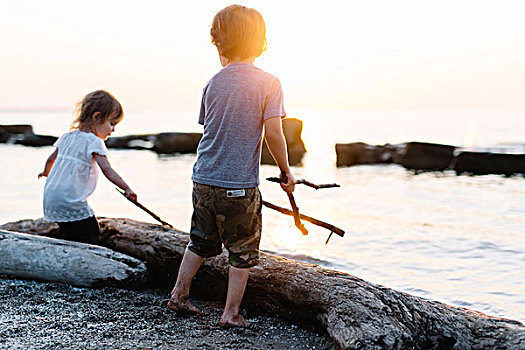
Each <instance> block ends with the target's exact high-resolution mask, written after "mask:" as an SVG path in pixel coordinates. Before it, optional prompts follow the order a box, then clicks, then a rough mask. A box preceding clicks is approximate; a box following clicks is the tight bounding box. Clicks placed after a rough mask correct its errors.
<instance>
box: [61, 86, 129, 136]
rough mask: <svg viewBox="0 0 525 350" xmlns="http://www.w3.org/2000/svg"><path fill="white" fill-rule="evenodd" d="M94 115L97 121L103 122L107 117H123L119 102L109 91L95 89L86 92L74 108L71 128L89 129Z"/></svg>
mask: <svg viewBox="0 0 525 350" xmlns="http://www.w3.org/2000/svg"><path fill="white" fill-rule="evenodd" d="M97 112H98V113H99V114H98V115H97V117H96V122H97V123H104V122H105V121H106V120H107V119H108V118H110V117H111V118H112V119H116V120H120V119H122V118H123V117H124V110H123V109H122V105H121V104H120V102H119V101H118V100H117V99H116V98H115V97H114V96H113V95H112V94H110V93H109V92H107V91H104V90H97V91H93V92H90V93H89V94H87V95H86V96H85V97H84V98H83V99H82V101H80V102H79V103H77V106H76V108H75V120H73V122H72V123H71V130H77V129H90V128H91V127H92V126H93V124H94V123H95V120H94V118H93V115H94V114H95V113H97Z"/></svg>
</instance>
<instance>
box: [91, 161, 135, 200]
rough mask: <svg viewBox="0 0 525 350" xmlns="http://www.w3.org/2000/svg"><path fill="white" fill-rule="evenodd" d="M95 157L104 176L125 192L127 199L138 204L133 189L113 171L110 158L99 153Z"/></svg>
mask: <svg viewBox="0 0 525 350" xmlns="http://www.w3.org/2000/svg"><path fill="white" fill-rule="evenodd" d="M93 157H95V160H96V161H97V164H98V166H99V167H100V170H102V173H103V174H104V176H106V177H107V179H108V180H109V181H111V182H113V183H114V184H115V185H117V186H118V187H120V188H121V189H122V190H124V191H125V193H124V194H125V195H126V197H127V198H129V199H131V200H132V201H134V202H136V201H137V195H136V194H135V192H133V191H132V190H131V188H129V186H128V184H127V183H126V182H125V181H124V180H122V178H121V177H120V175H119V174H118V173H117V172H116V171H115V170H113V168H112V167H111V164H109V160H108V158H107V157H106V156H101V155H100V154H97V153H93Z"/></svg>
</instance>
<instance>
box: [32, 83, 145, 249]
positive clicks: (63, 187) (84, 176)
mask: <svg viewBox="0 0 525 350" xmlns="http://www.w3.org/2000/svg"><path fill="white" fill-rule="evenodd" d="M123 117H124V112H123V110H122V106H121V104H120V103H119V102H118V101H117V99H115V97H113V95H111V94H110V93H109V92H106V91H103V90H97V91H94V92H91V93H89V94H87V95H86V97H84V99H83V100H82V101H81V102H80V103H78V104H77V108H76V117H75V120H74V121H73V123H72V124H71V129H70V132H68V133H66V134H64V135H62V136H61V137H60V138H59V139H58V140H57V142H55V144H54V146H55V147H56V150H55V151H54V152H53V153H52V154H51V155H50V156H49V158H48V159H47V161H46V164H45V168H44V171H43V172H41V173H40V174H38V178H41V177H42V176H46V177H47V180H46V185H45V186H44V218H45V219H46V220H48V221H55V222H57V224H58V226H59V227H60V233H61V235H62V238H64V239H68V240H72V241H78V242H84V243H91V244H97V243H98V241H99V235H100V229H99V226H98V221H97V219H96V217H95V214H94V212H93V209H91V207H90V206H89V205H88V203H87V197H88V196H90V195H91V194H92V193H93V191H94V190H95V187H96V185H97V179H98V168H97V166H96V164H95V163H97V164H98V166H99V167H100V169H101V170H102V173H103V174H104V175H105V176H106V177H107V178H108V180H109V181H111V182H113V183H114V184H115V185H117V186H118V187H120V188H121V189H122V190H124V191H125V194H126V197H128V198H129V199H131V200H133V201H136V200H137V195H136V194H135V193H134V192H133V191H132V190H131V189H130V188H129V186H128V185H127V184H126V182H124V180H122V178H121V177H120V176H119V174H118V173H117V172H116V171H115V170H113V168H112V167H111V165H110V164H109V161H108V159H107V155H108V151H107V149H106V146H105V144H104V140H106V139H107V138H108V137H109V135H111V133H112V132H113V131H115V125H117V124H118V123H120V122H121V121H122V119H123Z"/></svg>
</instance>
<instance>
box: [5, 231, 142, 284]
mask: <svg viewBox="0 0 525 350" xmlns="http://www.w3.org/2000/svg"><path fill="white" fill-rule="evenodd" d="M0 274H2V275H10V276H15V277H19V278H25V279H36V280H44V281H52V282H63V283H68V284H72V285H75V286H83V287H97V286H114V287H119V288H140V287H143V286H144V285H145V282H146V266H145V265H144V263H143V262H142V261H140V260H137V259H135V258H132V257H130V256H127V255H124V254H121V253H118V252H115V251H113V250H111V249H108V248H104V247H99V246H94V245H89V244H84V243H77V242H70V241H64V240H61V239H53V238H48V237H42V236H35V235H32V234H26V233H17V232H10V231H4V230H0Z"/></svg>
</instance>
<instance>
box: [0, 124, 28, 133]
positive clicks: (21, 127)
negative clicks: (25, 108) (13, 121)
mask: <svg viewBox="0 0 525 350" xmlns="http://www.w3.org/2000/svg"><path fill="white" fill-rule="evenodd" d="M4 133H5V134H24V135H25V134H32V133H33V127H32V126H31V125H28V124H18V125H0V134H4Z"/></svg>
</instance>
